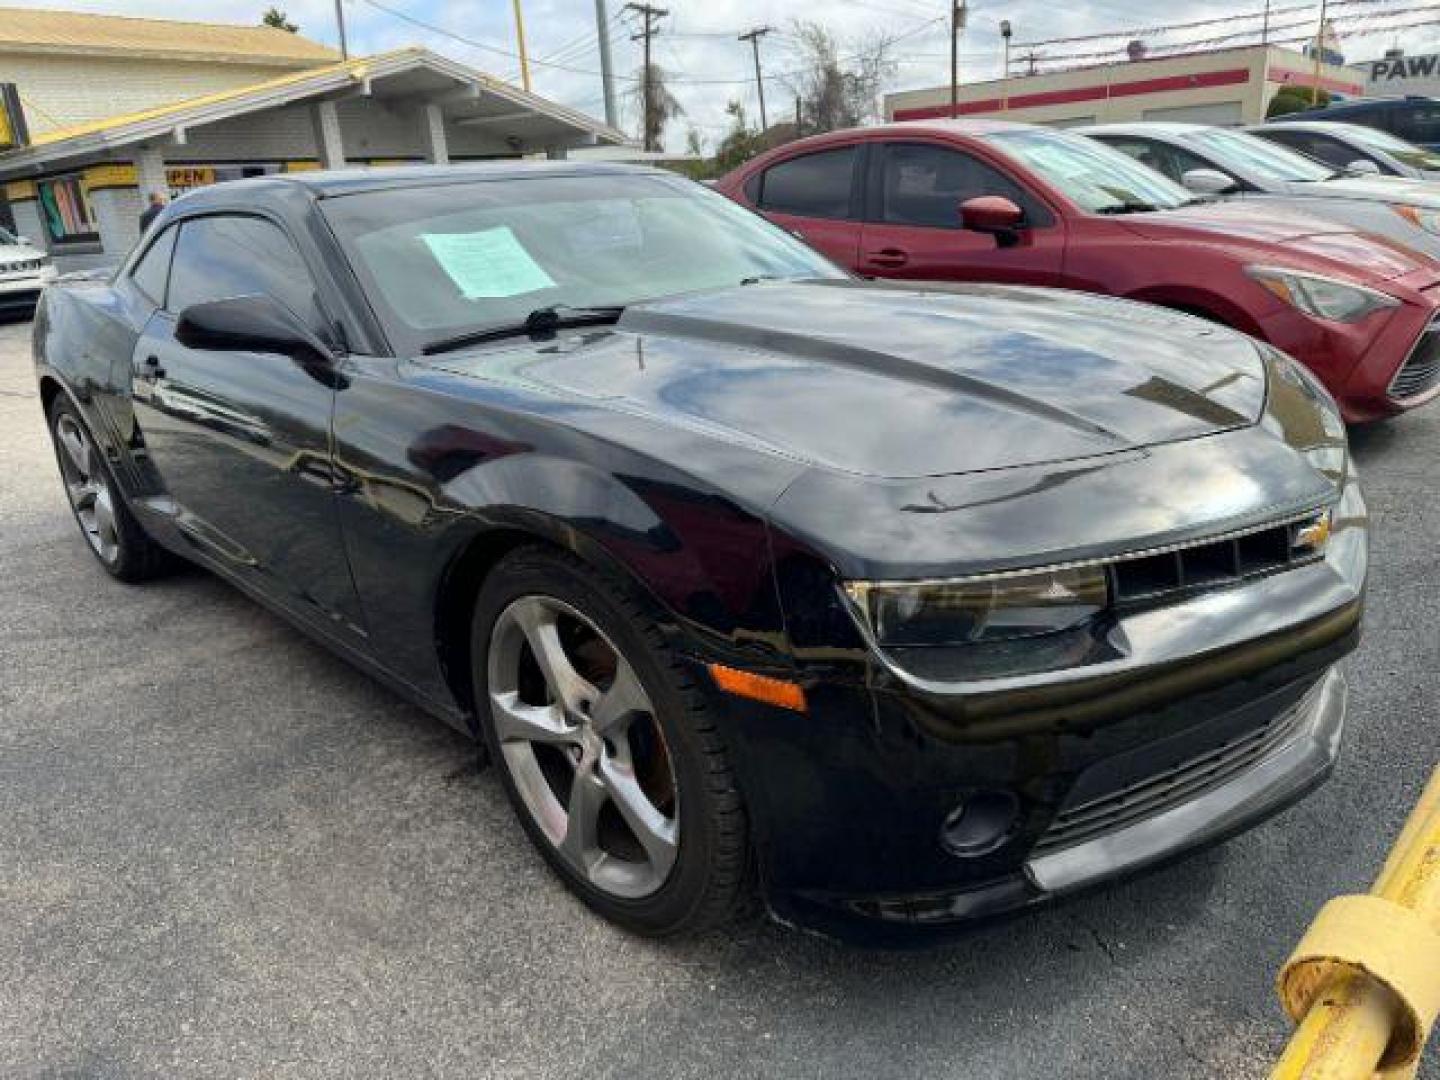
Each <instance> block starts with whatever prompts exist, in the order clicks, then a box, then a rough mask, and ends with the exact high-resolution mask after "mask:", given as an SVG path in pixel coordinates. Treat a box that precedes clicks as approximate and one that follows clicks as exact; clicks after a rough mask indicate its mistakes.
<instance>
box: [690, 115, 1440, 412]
mask: <svg viewBox="0 0 1440 1080" xmlns="http://www.w3.org/2000/svg"><path fill="white" fill-rule="evenodd" d="M1106 144H1112V145H1106ZM1116 147H1118V148H1119V149H1116ZM1122 150H1124V151H1127V152H1123V153H1122V152H1121V151H1122ZM1137 159H1138V160H1137ZM1167 173H1168V174H1169V176H1167V175H1166V174H1167ZM1170 176H1175V177H1179V178H1180V179H1182V180H1187V181H1188V182H1189V183H1190V184H1191V185H1192V186H1194V187H1197V188H1200V189H1202V190H1203V192H1204V193H1203V194H1197V193H1196V192H1195V191H1191V190H1187V189H1186V188H1185V187H1184V186H1182V185H1181V184H1179V183H1176V182H1175V181H1174V180H1173V179H1171V178H1170ZM1385 185H1395V186H1396V187H1397V188H1398V189H1399V192H1398V193H1396V192H1392V191H1389V190H1387V189H1386V188H1385ZM717 186H718V188H719V190H721V191H723V192H725V193H726V194H727V195H729V196H731V197H732V198H734V199H736V200H737V201H739V202H741V203H743V204H745V205H747V206H751V207H753V208H755V209H757V210H759V211H760V212H761V213H763V214H765V215H766V216H767V217H769V218H770V219H771V220H772V221H775V222H776V223H777V224H779V225H782V226H784V227H785V228H787V229H789V230H791V231H793V232H795V233H797V234H799V235H801V236H803V237H804V238H805V239H806V240H807V241H809V242H810V243H811V244H812V245H814V246H815V247H816V248H817V249H819V250H820V251H822V252H824V253H825V254H826V255H828V256H829V257H830V258H832V259H834V260H835V261H836V262H838V263H839V264H840V265H842V266H845V267H846V268H848V269H850V270H852V271H854V272H856V273H858V274H862V275H866V276H874V277H882V278H895V279H900V280H906V281H988V282H1001V283H1013V284H1024V285H1041V286H1053V287H1059V288H1068V289H1078V290H1082V291H1086V292H1095V293H1101V294H1104V295H1109V296H1116V297H1123V298H1126V299H1131V300H1141V301H1147V302H1150V303H1154V304H1160V305H1163V306H1165V307H1170V308H1173V309H1176V310H1179V311H1183V312H1187V313H1189V314H1192V315H1198V316H1201V317H1203V318H1206V319H1209V320H1211V321H1214V322H1217V323H1221V324H1224V325H1227V326H1230V327H1233V328H1235V329H1238V330H1243V331H1245V332H1246V333H1248V334H1251V335H1253V336H1255V337H1257V338H1259V339H1261V340H1263V341H1266V342H1268V343H1270V344H1272V345H1274V346H1276V347H1277V348H1279V349H1281V350H1283V351H1284V352H1286V353H1288V354H1290V355H1291V356H1294V357H1295V358H1296V359H1298V360H1300V361H1301V362H1302V363H1304V364H1305V365H1306V366H1307V367H1309V368H1310V369H1311V370H1312V371H1313V372H1314V373H1315V374H1316V375H1317V376H1319V378H1320V379H1321V381H1322V382H1323V383H1324V384H1325V386H1326V388H1327V389H1328V390H1329V391H1330V393H1331V394H1333V395H1334V397H1335V399H1336V400H1337V401H1338V402H1339V404H1340V407H1341V410H1342V412H1343V414H1344V416H1345V418H1346V420H1348V421H1351V422H1357V421H1366V420H1375V419H1379V418H1382V417H1385V416H1390V415H1393V414H1395V413H1398V412H1402V411H1404V410H1405V409H1409V408H1413V407H1415V406H1418V405H1421V404H1424V403H1426V402H1428V401H1430V400H1432V399H1433V398H1435V397H1436V396H1437V395H1440V322H1437V313H1440V189H1436V188H1432V187H1431V186H1430V185H1427V184H1424V183H1421V182H1417V181H1401V180H1383V179H1380V178H1371V179H1368V180H1363V179H1353V178H1346V177H1339V176H1336V175H1335V172H1334V170H1331V169H1329V168H1327V167H1324V166H1321V165H1318V164H1317V163H1315V162H1312V161H1310V160H1308V159H1306V158H1303V157H1300V156H1299V155H1296V154H1294V153H1293V152H1291V151H1288V150H1285V149H1284V148H1282V147H1279V146H1275V145H1272V144H1270V143H1267V142H1264V141H1261V140H1260V139H1258V138H1255V137H1254V136H1251V135H1246V134H1244V133H1238V132H1226V131H1220V130H1217V129H1213V128H1192V127H1188V126H1185V125H1155V124H1151V125H1136V126H1134V127H1118V128H1114V129H1110V128H1107V129H1091V130H1090V131H1089V132H1088V134H1078V133H1075V132H1069V131H1058V130H1054V129H1050V128H1042V127H1035V126H1032V125H1027V124H1017V123H1008V122H1004V121H994V120H973V121H925V122H907V123H900V124H890V125H885V126H879V127H872V128H863V129H856V130H852V131H843V132H835V133H832V134H828V135H823V136H818V137H815V138H812V139H806V140H803V141H801V142H798V143H791V144H789V145H787V146H784V147H781V148H779V149H776V150H774V151H771V152H770V153H768V154H765V155H762V156H761V157H758V158H756V159H755V160H753V161H751V162H749V163H747V164H746V165H744V166H743V167H741V168H740V169H738V170H737V171H736V172H734V173H732V174H731V175H730V176H728V177H726V178H724V179H723V180H721V181H720V182H719V184H718V185H717ZM1232 189H1233V190H1234V191H1236V192H1237V193H1239V194H1241V195H1242V197H1241V198H1237V199H1225V200H1216V199H1214V198H1213V197H1211V196H1213V195H1215V194H1218V193H1220V192H1222V191H1230V190H1232ZM1322 190H1324V191H1328V192H1331V193H1332V195H1331V197H1329V198H1323V197H1319V192H1320V191H1322ZM1261 195H1263V198H1261V197H1251V196H1261ZM1314 211H1319V212H1318V213H1316V212H1314Z"/></svg>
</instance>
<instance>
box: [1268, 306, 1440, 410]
mask: <svg viewBox="0 0 1440 1080" xmlns="http://www.w3.org/2000/svg"><path fill="white" fill-rule="evenodd" d="M1413 295H1414V297H1415V301H1414V302H1407V303H1405V304H1404V305H1402V306H1401V307H1399V308H1397V309H1395V310H1394V311H1393V312H1380V313H1378V314H1375V315H1372V316H1370V317H1369V318H1367V319H1364V320H1362V321H1361V322H1359V323H1355V324H1350V325H1347V324H1342V323H1326V322H1324V321H1323V320H1319V319H1313V318H1311V317H1310V316H1308V315H1302V314H1301V313H1300V312H1297V311H1294V310H1293V309H1287V310H1283V311H1278V312H1275V313H1273V314H1272V315H1270V316H1268V317H1266V318H1264V319H1262V320H1261V326H1262V329H1263V336H1264V338H1265V340H1266V341H1268V342H1270V344H1272V345H1274V346H1276V347H1277V348H1279V349H1281V350H1283V351H1284V352H1287V353H1289V354H1290V355H1291V356H1293V357H1295V359H1297V360H1299V361H1300V362H1301V363H1303V364H1304V365H1305V366H1306V367H1308V368H1309V369H1310V370H1311V371H1313V372H1315V374H1316V375H1318V376H1319V377H1320V379H1321V381H1322V382H1324V384H1325V387H1326V389H1328V390H1329V391H1330V393H1331V394H1332V395H1333V396H1334V398H1335V401H1336V403H1337V404H1338V405H1339V406H1340V410H1341V412H1342V413H1343V414H1344V416H1345V420H1346V422H1347V423H1352V424H1354V423H1364V422H1368V421H1372V420H1381V419H1384V418H1385V417H1388V416H1394V415H1396V414H1398V413H1402V412H1405V411H1407V410H1409V409H1414V408H1418V407H1420V406H1422V405H1426V404H1428V403H1429V402H1431V401H1433V400H1435V399H1436V398H1437V397H1440V382H1437V381H1434V380H1433V379H1429V378H1426V379H1421V380H1417V381H1415V383H1414V386H1413V387H1409V386H1407V387H1406V392H1404V393H1396V392H1395V387H1396V383H1397V377H1399V376H1400V373H1401V370H1402V368H1404V367H1405V366H1406V364H1407V363H1408V362H1409V361H1411V360H1412V358H1414V357H1415V354H1416V350H1417V349H1420V348H1421V347H1422V342H1423V339H1424V337H1425V335H1426V333H1427V331H1428V330H1429V328H1430V327H1432V326H1433V325H1435V324H1436V320H1437V319H1440V287H1437V288H1431V289H1427V290H1425V291H1423V292H1416V293H1414V294H1413ZM1401 383H1402V385H1404V380H1401Z"/></svg>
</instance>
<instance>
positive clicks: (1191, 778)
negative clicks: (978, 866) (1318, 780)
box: [1034, 682, 1322, 855]
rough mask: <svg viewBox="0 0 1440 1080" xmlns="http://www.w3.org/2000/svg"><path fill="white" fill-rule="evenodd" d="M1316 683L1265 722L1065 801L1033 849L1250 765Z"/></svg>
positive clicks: (1290, 727)
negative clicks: (1122, 783)
mask: <svg viewBox="0 0 1440 1080" xmlns="http://www.w3.org/2000/svg"><path fill="white" fill-rule="evenodd" d="M1321 685H1322V684H1321V683H1318V682H1317V683H1316V684H1315V685H1314V686H1312V687H1311V688H1310V689H1309V690H1307V691H1306V692H1305V695H1304V696H1303V697H1302V698H1301V699H1300V700H1299V701H1298V702H1296V703H1295V705H1294V706H1292V707H1291V708H1289V709H1287V710H1286V711H1284V712H1282V713H1280V714H1278V715H1276V716H1275V717H1274V718H1273V719H1271V720H1270V722H1269V723H1267V724H1265V725H1263V726H1261V727H1258V728H1254V729H1252V730H1251V731H1248V732H1245V733H1244V734H1242V735H1238V736H1236V737H1234V738H1232V739H1230V740H1228V741H1227V742H1224V743H1221V744H1220V745H1219V746H1217V747H1215V748H1214V749H1211V750H1207V751H1205V752H1204V753H1202V754H1197V755H1195V756H1193V757H1191V758H1188V759H1186V760H1184V761H1181V762H1180V763H1179V764H1176V765H1172V766H1171V767H1170V768H1168V769H1164V770H1162V771H1159V772H1156V773H1154V774H1152V775H1150V776H1147V777H1145V778H1144V779H1142V780H1137V781H1136V782H1134V783H1132V784H1129V785H1127V786H1126V787H1123V788H1120V789H1119V790H1117V791H1111V792H1109V793H1107V794H1105V795H1101V796H1099V797H1097V798H1094V799H1089V800H1087V801H1085V802H1081V803H1076V804H1075V805H1073V806H1069V805H1067V806H1065V807H1064V808H1063V809H1062V810H1061V812H1060V813H1059V814H1057V815H1056V817H1055V820H1054V821H1052V822H1051V823H1050V827H1049V828H1048V829H1046V830H1045V833H1044V834H1043V835H1042V836H1041V837H1040V839H1039V841H1037V842H1036V844H1035V849H1034V851H1035V854H1037V855H1038V854H1041V853H1043V852H1047V851H1054V850H1056V849H1058V848H1065V847H1070V846H1072V845H1074V844H1079V843H1083V842H1084V841H1086V840H1090V839H1093V838H1094V837H1096V836H1099V835H1102V834H1104V833H1108V832H1113V831H1114V830H1116V829H1122V828H1124V827H1125V826H1126V825H1130V824H1133V823H1134V822H1136V821H1140V820H1142V819H1144V818H1148V817H1153V816H1154V815H1156V814H1159V813H1161V812H1163V811H1165V810H1168V809H1169V808H1170V807H1172V806H1177V805H1179V804H1180V803H1183V802H1187V801H1189V800H1190V799H1193V798H1196V797H1197V796H1199V795H1202V794H1204V793H1205V792H1207V791H1210V790H1212V789H1213V788H1217V787H1219V786H1220V785H1221V784H1224V783H1225V782H1226V781H1227V780H1229V779H1231V778H1232V777H1234V776H1236V775H1237V774H1239V773H1241V772H1243V771H1244V770H1246V769H1248V768H1250V767H1251V766H1252V765H1254V764H1255V763H1257V762H1258V761H1259V760H1260V759H1261V758H1263V757H1265V756H1266V755H1268V754H1269V753H1270V751H1271V750H1273V749H1275V748H1276V747H1277V746H1279V745H1280V744H1282V743H1284V742H1285V741H1286V738H1287V737H1288V736H1289V735H1290V734H1291V733H1292V732H1293V731H1294V730H1295V728H1296V727H1297V726H1298V725H1299V723H1300V722H1301V720H1302V719H1303V718H1304V717H1305V716H1306V715H1307V714H1308V713H1309V711H1310V707H1311V706H1312V705H1313V703H1314V701H1315V696H1316V694H1318V693H1319V691H1320V687H1321Z"/></svg>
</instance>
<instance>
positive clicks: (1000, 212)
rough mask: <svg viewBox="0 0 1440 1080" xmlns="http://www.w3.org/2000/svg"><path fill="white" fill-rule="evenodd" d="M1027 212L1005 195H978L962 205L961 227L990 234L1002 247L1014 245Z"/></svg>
mask: <svg viewBox="0 0 1440 1080" xmlns="http://www.w3.org/2000/svg"><path fill="white" fill-rule="evenodd" d="M1024 220H1025V211H1024V210H1021V209H1020V207H1018V206H1016V205H1015V204H1014V203H1013V202H1011V201H1010V200H1009V199H1007V198H1005V196H1003V195H978V196H976V197H975V198H973V199H966V200H965V201H964V202H962V203H961V204H960V227H961V228H962V229H969V230H970V231H971V232H978V233H989V234H990V235H992V236H994V237H995V238H996V240H998V241H999V242H1000V244H1001V245H1002V246H1005V245H1007V244H1013V243H1014V242H1015V234H1016V232H1018V231H1019V229H1020V224H1021V222H1023V221H1024Z"/></svg>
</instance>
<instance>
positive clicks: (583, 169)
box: [177, 160, 679, 206]
mask: <svg viewBox="0 0 1440 1080" xmlns="http://www.w3.org/2000/svg"><path fill="white" fill-rule="evenodd" d="M615 175H640V176H646V175H648V176H670V177H678V175H679V174H677V173H672V172H667V171H666V170H664V169H657V168H654V167H652V166H648V165H626V164H622V163H619V162H581V161H521V160H508V161H484V162H474V163H469V164H457V165H394V166H385V167H383V168H352V169H323V170H316V171H312V172H298V173H272V174H270V175H268V176H255V177H249V178H247V179H244V180H232V181H230V182H228V183H225V184H214V185H211V186H208V187H203V188H197V189H195V190H194V191H192V192H189V193H187V194H185V195H183V196H181V197H180V199H178V200H177V202H180V201H183V203H184V205H186V206H196V205H200V204H211V203H213V204H215V205H226V206H231V205H234V204H235V203H237V202H244V201H245V200H247V199H252V198H255V197H257V196H261V195H283V194H287V193H292V194H293V193H294V192H296V191H305V192H308V193H310V194H311V195H312V196H313V197H315V198H333V197H335V196H339V195H354V194H359V193H361V192H369V191H396V190H402V189H405V188H420V187H437V186H440V185H445V184H465V183H476V182H483V181H489V180H513V179H517V178H523V177H527V176H615Z"/></svg>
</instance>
